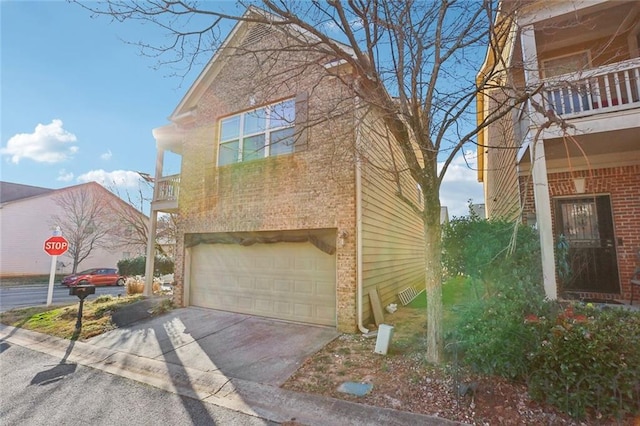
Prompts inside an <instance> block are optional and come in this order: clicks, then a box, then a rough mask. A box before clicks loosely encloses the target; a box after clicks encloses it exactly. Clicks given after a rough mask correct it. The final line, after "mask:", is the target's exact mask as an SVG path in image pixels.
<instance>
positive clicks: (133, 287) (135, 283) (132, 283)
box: [125, 275, 161, 296]
mask: <svg viewBox="0 0 640 426" xmlns="http://www.w3.org/2000/svg"><path fill="white" fill-rule="evenodd" d="M160 285H161V284H160V281H158V280H157V279H154V280H153V283H152V285H151V289H152V291H153V293H154V294H157V293H160V291H161V288H160ZM125 289H126V293H127V296H131V295H133V294H142V293H143V292H144V278H143V277H141V276H139V275H138V276H135V277H129V278H127V281H126V282H125Z"/></svg>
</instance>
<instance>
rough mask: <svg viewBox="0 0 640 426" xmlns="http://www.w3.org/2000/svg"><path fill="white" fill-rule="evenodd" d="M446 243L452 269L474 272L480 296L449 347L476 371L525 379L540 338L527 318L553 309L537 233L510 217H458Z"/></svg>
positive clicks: (462, 311)
mask: <svg viewBox="0 0 640 426" xmlns="http://www.w3.org/2000/svg"><path fill="white" fill-rule="evenodd" d="M514 231H517V232H516V233H515V234H514ZM443 247H444V253H443V262H444V263H445V266H446V268H447V270H448V272H450V273H454V274H460V273H462V274H464V275H467V276H469V277H470V279H472V280H473V281H474V288H475V290H476V294H477V295H478V298H477V299H476V300H475V301H474V302H471V303H468V304H466V305H463V306H461V307H459V308H458V312H457V318H456V321H455V323H454V329H453V331H452V332H451V333H450V335H449V336H447V337H448V339H450V340H451V341H452V342H453V344H449V345H448V347H452V348H455V349H456V350H458V351H460V352H461V354H462V356H463V358H462V359H463V362H464V363H465V364H468V365H470V366H472V367H473V368H474V369H475V370H476V371H479V372H482V373H486V374H496V375H500V376H504V377H507V378H512V379H514V378H520V379H524V378H525V377H527V373H528V371H529V360H528V356H529V354H530V353H531V351H532V350H533V349H534V348H535V347H536V345H537V342H538V341H539V339H540V337H539V336H538V335H537V330H535V329H533V328H531V327H528V326H527V325H526V324H525V322H524V318H525V317H526V316H527V315H536V316H543V315H548V314H549V313H550V310H551V309H552V305H550V304H549V303H546V302H545V295H544V290H543V287H542V267H541V261H540V251H539V240H538V236H537V234H536V232H535V231H534V230H533V229H531V228H529V227H527V226H523V225H514V224H512V223H508V222H505V221H486V220H480V219H478V218H474V217H472V218H470V219H467V218H463V219H454V220H452V221H451V222H450V224H449V226H447V227H446V229H445V236H444V239H443Z"/></svg>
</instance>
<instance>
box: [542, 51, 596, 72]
mask: <svg viewBox="0 0 640 426" xmlns="http://www.w3.org/2000/svg"><path fill="white" fill-rule="evenodd" d="M589 62H590V61H589V51H588V50H585V51H582V52H578V53H572V54H570V55H564V56H558V57H555V58H551V59H547V60H544V61H542V72H543V73H544V78H550V77H557V76H559V75H563V74H568V73H573V72H579V71H583V70H585V69H587V68H589Z"/></svg>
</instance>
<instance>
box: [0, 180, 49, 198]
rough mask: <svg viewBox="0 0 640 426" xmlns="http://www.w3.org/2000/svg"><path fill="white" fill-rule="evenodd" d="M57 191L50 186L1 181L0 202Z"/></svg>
mask: <svg viewBox="0 0 640 426" xmlns="http://www.w3.org/2000/svg"><path fill="white" fill-rule="evenodd" d="M53 191H55V190H54V189H50V188H42V187H39V186H31V185H23V184H20V183H11V182H2V181H0V203H8V202H9V201H15V200H22V199H23V198H29V197H35V196H37V195H42V194H48V193H50V192H53Z"/></svg>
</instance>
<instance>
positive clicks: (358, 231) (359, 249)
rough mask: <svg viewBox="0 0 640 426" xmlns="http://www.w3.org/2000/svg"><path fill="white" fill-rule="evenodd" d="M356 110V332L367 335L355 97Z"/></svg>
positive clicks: (359, 137) (358, 132)
mask: <svg viewBox="0 0 640 426" xmlns="http://www.w3.org/2000/svg"><path fill="white" fill-rule="evenodd" d="M355 102H356V105H355V107H356V110H355V113H354V118H355V120H354V121H355V123H354V127H355V130H356V149H355V154H356V162H355V163H356V170H355V172H356V282H357V291H356V297H357V306H358V330H360V332H361V333H362V334H368V333H369V330H368V329H367V328H365V327H364V326H363V325H362V298H363V294H362V291H363V290H362V172H361V169H360V167H361V165H362V163H361V161H360V153H359V152H358V149H360V142H361V138H362V136H361V132H360V121H359V119H358V113H359V111H360V98H359V97H357V96H356V99H355Z"/></svg>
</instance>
